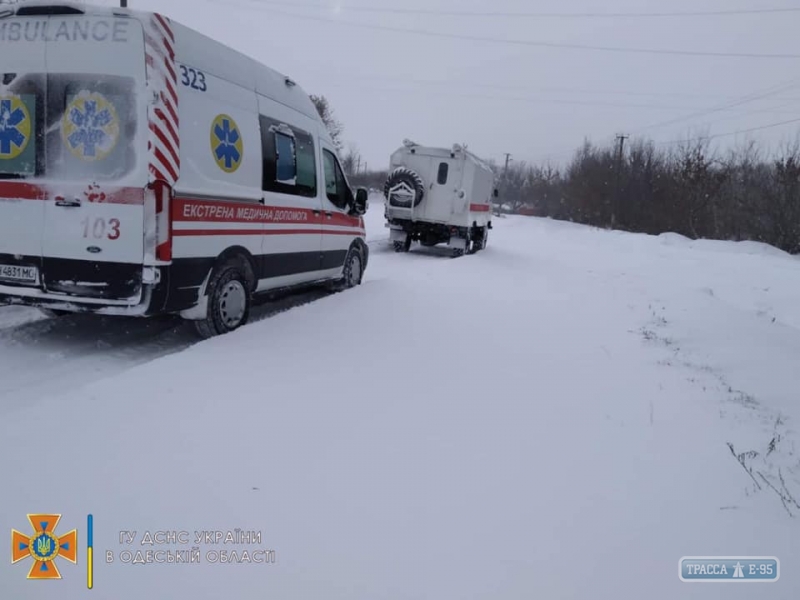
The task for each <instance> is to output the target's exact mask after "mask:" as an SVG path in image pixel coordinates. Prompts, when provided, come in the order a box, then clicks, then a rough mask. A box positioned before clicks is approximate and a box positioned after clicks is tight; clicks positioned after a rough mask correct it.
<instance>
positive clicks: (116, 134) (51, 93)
mask: <svg viewBox="0 0 800 600" xmlns="http://www.w3.org/2000/svg"><path fill="white" fill-rule="evenodd" d="M3 81H4V82H7V87H5V88H4V90H3V91H2V92H0V177H1V178H6V179H8V178H27V177H47V178H48V179H60V180H85V179H89V180H92V181H102V180H107V181H108V180H116V179H119V178H121V177H123V176H124V175H126V174H127V173H128V172H129V171H130V170H131V169H132V168H134V166H135V164H136V155H135V148H136V146H135V138H136V127H137V120H136V105H135V87H134V86H135V83H134V80H133V79H130V78H124V77H117V76H109V75H102V76H97V75H91V76H88V75H84V74H41V73H40V74H20V75H17V74H14V73H5V74H4V75H3Z"/></svg>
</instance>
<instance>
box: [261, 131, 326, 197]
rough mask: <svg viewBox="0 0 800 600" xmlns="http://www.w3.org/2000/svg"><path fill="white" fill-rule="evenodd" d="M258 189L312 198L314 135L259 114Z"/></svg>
mask: <svg viewBox="0 0 800 600" xmlns="http://www.w3.org/2000/svg"><path fill="white" fill-rule="evenodd" d="M259 123H260V126H261V150H262V157H263V158H262V161H263V163H262V177H261V189H262V190H264V191H265V192H278V193H281V194H292V195H294V196H304V197H307V198H314V197H315V196H316V195H317V171H316V169H317V167H316V161H315V158H314V139H313V138H312V137H311V134H309V133H308V132H306V131H303V130H302V129H298V128H296V127H291V126H289V125H287V124H286V123H281V122H280V121H277V120H275V119H271V118H269V117H265V116H263V115H262V116H261V117H260V118H259Z"/></svg>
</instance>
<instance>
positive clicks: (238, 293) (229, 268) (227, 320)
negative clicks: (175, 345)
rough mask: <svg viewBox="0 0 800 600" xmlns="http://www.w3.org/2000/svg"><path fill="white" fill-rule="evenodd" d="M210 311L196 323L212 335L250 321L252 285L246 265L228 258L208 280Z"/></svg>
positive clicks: (203, 332)
mask: <svg viewBox="0 0 800 600" xmlns="http://www.w3.org/2000/svg"><path fill="white" fill-rule="evenodd" d="M207 296H208V314H207V315H206V317H205V318H204V319H202V320H200V321H195V322H194V326H195V329H196V330H197V333H198V335H200V337H202V338H203V339H208V338H211V337H214V336H217V335H224V334H226V333H230V332H231V331H234V330H235V329H238V328H239V327H241V326H242V325H244V324H246V323H247V320H248V318H249V317H250V302H251V299H250V285H249V284H248V282H247V275H246V274H245V271H244V269H243V268H242V265H241V264H240V263H239V262H228V263H225V264H224V265H222V266H221V267H220V268H218V269H217V270H216V271H215V272H214V274H213V275H212V276H211V280H210V281H209V283H208V291H207Z"/></svg>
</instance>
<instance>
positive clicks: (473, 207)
mask: <svg viewBox="0 0 800 600" xmlns="http://www.w3.org/2000/svg"><path fill="white" fill-rule="evenodd" d="M469 210H470V212H489V210H490V206H489V205H488V204H470V205H469Z"/></svg>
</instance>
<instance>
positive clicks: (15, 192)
mask: <svg viewBox="0 0 800 600" xmlns="http://www.w3.org/2000/svg"><path fill="white" fill-rule="evenodd" d="M65 187H67V186H65ZM69 187H73V186H69ZM73 189H75V188H74V187H73ZM55 190H56V191H55V193H53V192H52V190H48V189H47V188H45V187H42V186H39V185H36V184H34V183H23V182H19V181H0V200H2V199H5V200H52V199H54V198H55V197H56V196H58V195H60V194H59V192H58V187H55ZM64 195H65V196H66V197H68V198H69V197H70V194H68V193H66V194H64ZM76 195H77V197H78V198H79V199H80V200H81V201H82V202H87V203H88V202H97V203H102V204H144V189H143V188H135V187H126V188H109V189H105V188H104V187H103V186H102V185H101V186H100V187H98V188H97V189H93V190H91V191H90V190H89V186H88V185H87V186H86V188H85V191H83V192H80V193H78V194H74V193H73V194H72V195H71V196H72V197H75V196H76ZM90 195H91V196H92V197H93V199H92V200H90V199H89V196H90Z"/></svg>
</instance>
